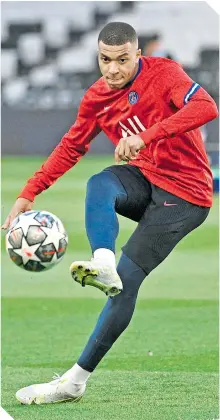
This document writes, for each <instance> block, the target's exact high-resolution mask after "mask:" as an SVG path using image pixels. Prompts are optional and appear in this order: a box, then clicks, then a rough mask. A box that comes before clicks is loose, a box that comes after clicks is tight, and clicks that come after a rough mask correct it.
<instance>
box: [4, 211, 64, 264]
mask: <svg viewBox="0 0 220 420" xmlns="http://www.w3.org/2000/svg"><path fill="white" fill-rule="evenodd" d="M67 244H68V236H67V233H66V231H65V229H64V226H63V224H62V222H61V221H60V219H58V217H57V216H55V215H54V214H52V213H49V212H48V211H37V210H34V211H26V212H25V213H22V214H20V215H19V216H17V217H16V218H15V219H14V220H13V222H12V225H11V226H10V229H9V231H8V232H7V235H6V249H7V252H8V254H9V257H10V258H11V260H12V261H13V262H14V263H15V264H16V265H18V266H19V267H21V268H24V269H25V270H27V271H32V272H41V271H45V270H48V269H49V268H52V267H54V266H55V265H56V264H57V263H59V262H60V261H61V260H62V258H63V256H64V254H65V252H66V248H67Z"/></svg>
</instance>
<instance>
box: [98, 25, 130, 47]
mask: <svg viewBox="0 0 220 420" xmlns="http://www.w3.org/2000/svg"><path fill="white" fill-rule="evenodd" d="M137 40H138V37H137V34H136V31H135V30H134V28H133V27H132V26H131V25H129V24H128V23H125V22H109V23H108V24H107V25H105V26H104V28H103V29H102V30H101V32H100V34H99V37H98V43H99V42H100V41H102V42H104V44H106V45H123V44H126V43H127V42H131V43H134V42H137Z"/></svg>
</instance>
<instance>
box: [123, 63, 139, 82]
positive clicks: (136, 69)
mask: <svg viewBox="0 0 220 420" xmlns="http://www.w3.org/2000/svg"><path fill="white" fill-rule="evenodd" d="M141 69H142V61H141V58H139V61H138V63H137V66H136V68H135V70H134V74H133V76H132V78H131V80H130V81H129V82H128V83H127V84H126V85H125V86H124V87H125V88H126V87H129V86H131V85H132V83H133V82H134V81H135V79H136V78H137V76H138V75H139V73H140V72H141Z"/></svg>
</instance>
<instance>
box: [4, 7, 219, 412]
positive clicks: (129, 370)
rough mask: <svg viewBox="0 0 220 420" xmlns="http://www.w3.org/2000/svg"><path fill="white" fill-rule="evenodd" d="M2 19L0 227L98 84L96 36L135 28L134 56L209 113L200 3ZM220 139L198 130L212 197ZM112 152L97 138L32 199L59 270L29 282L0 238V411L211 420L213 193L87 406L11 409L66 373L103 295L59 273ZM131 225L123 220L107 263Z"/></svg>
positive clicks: (209, 19)
mask: <svg viewBox="0 0 220 420" xmlns="http://www.w3.org/2000/svg"><path fill="white" fill-rule="evenodd" d="M1 12H2V13H1V22H2V25H1V31H2V82H1V83H2V96H1V101H2V155H3V158H2V218H3V219H4V217H6V215H7V213H8V211H9V210H10V207H11V205H12V204H13V202H14V200H15V197H16V195H17V194H18V192H19V191H20V189H21V187H22V186H23V185H24V183H25V180H26V179H27V178H28V177H29V176H31V174H32V173H33V172H34V171H35V170H36V169H38V167H39V165H40V164H41V163H42V162H43V160H44V159H45V157H46V156H47V155H48V154H49V153H50V152H51V151H52V150H53V148H54V147H55V146H56V144H57V143H58V142H59V141H60V138H61V137H62V135H63V134H64V133H65V132H66V131H67V129H68V128H69V126H70V125H71V124H72V123H73V122H74V119H75V116H76V113H77V107H78V104H79V102H80V100H81V98H82V96H83V94H84V92H85V90H86V89H87V88H88V86H89V85H90V84H91V83H93V82H94V81H95V80H96V79H97V77H99V75H100V74H99V70H98V65H97V58H96V53H97V35H98V33H99V31H100V29H101V27H102V26H103V25H104V24H105V23H107V22H108V21H113V20H114V21H125V22H128V23H130V24H132V25H133V26H134V27H135V29H136V30H137V33H138V35H139V38H140V46H141V48H142V49H143V53H145V52H146V51H147V45H148V46H149V42H151V47H152V42H153V43H154V48H155V49H154V52H152V53H153V54H154V55H166V56H168V55H169V56H171V57H173V58H174V59H176V60H177V61H179V62H180V63H181V64H182V65H183V66H184V68H185V69H186V71H187V72H188V74H189V75H190V76H191V77H192V79H194V80H195V81H197V82H198V83H200V84H201V85H202V86H203V87H204V88H205V89H206V90H207V91H208V92H209V93H210V94H211V95H212V97H213V98H214V99H215V101H216V103H217V104H218V103H219V102H218V77H219V76H218V72H219V64H218V54H219V52H218V47H219V46H218V16H217V14H216V13H215V12H214V11H213V10H212V9H211V8H210V6H208V5H207V3H206V2H202V1H199V2H191V1H189V2H183V1H173V2H172V1H166V2H160V1H155V2H151V1H145V2H138V1H137V2H132V1H131V2H127V1H122V2H121V1H112V2H108V1H107V2H102V1H91V2H83V1H82V2H75V1H69V2H67V1H66V2H65V1H62V2H61V1H57V2H55V1H52V2H47V1H46V2H38V1H31V2H29V1H27V2H26V1H25V2H22V1H21V2H13V1H7V2H6V1H3V2H1ZM158 38H159V40H158ZM218 137H219V133H218V120H215V121H212V122H210V123H209V124H207V126H206V127H203V138H204V141H205V144H206V148H207V152H208V155H209V158H210V161H211V164H212V168H213V172H215V174H216V176H215V178H216V182H215V189H216V190H217V189H218V183H217V178H218V169H217V167H218ZM113 150H114V147H113V145H112V144H111V143H110V142H109V141H108V140H107V138H106V137H105V135H104V134H102V133H101V134H100V135H99V136H98V137H97V138H96V139H95V140H94V142H93V143H92V145H91V148H90V151H89V153H88V157H85V158H84V159H82V161H81V162H80V163H79V164H78V165H76V167H75V168H74V169H73V171H70V172H68V173H67V174H65V175H64V177H62V179H61V180H59V181H58V182H57V183H56V184H55V185H54V186H52V187H51V189H50V190H49V191H47V192H45V193H43V194H41V195H40V196H39V197H37V198H36V203H35V208H39V209H46V210H48V211H51V212H53V213H55V214H57V215H58V216H59V217H60V218H61V220H63V222H64V224H65V226H66V229H67V231H68V234H69V239H70V241H69V247H68V250H67V255H66V256H65V258H64V262H62V263H61V264H60V266H58V267H57V268H55V269H54V270H52V271H48V272H46V273H42V274H41V275H39V276H38V275H36V277H35V276H34V275H33V276H32V275H31V273H28V272H25V271H22V270H20V269H19V268H18V267H16V266H15V265H14V264H12V263H11V261H10V260H9V258H8V257H7V255H6V253H5V248H4V237H3V238H2V250H3V252H2V296H3V298H2V310H3V311H2V314H3V316H2V405H3V407H4V408H5V409H6V410H7V411H8V412H9V413H10V415H12V416H13V417H14V418H15V419H20V420H23V419H27V418H28V419H29V418H30V419H31V420H32V419H33V420H44V419H45V420H46V419H47V420H48V419H64V420H69V419H71V418H73V417H74V419H77V420H84V419H85V420H86V419H90V418H94V419H96V420H103V419H106V420H108V419H109V420H110V419H111V420H112V418H114V419H115V420H124V419H127V418H131V419H132V420H158V419H162V420H211V419H214V418H215V419H217V416H218V414H217V413H218V375H217V371H218V332H217V330H218V328H217V325H218V264H219V263H218V209H219V200H218V195H216V196H215V199H214V206H213V208H212V210H211V212H210V216H209V217H208V219H207V221H206V222H205V223H204V225H202V226H201V228H199V229H198V230H196V231H195V232H193V233H192V234H190V235H188V236H187V238H185V239H184V240H183V241H181V243H180V244H179V245H178V246H177V247H176V249H175V250H174V252H173V253H172V255H170V256H169V258H168V259H167V260H166V261H165V262H164V263H163V265H161V266H160V267H158V268H157V270H155V271H154V272H153V273H152V274H151V275H150V277H149V278H148V279H147V280H146V281H145V282H144V284H143V286H142V288H141V292H140V296H139V300H138V304H137V309H136V312H135V316H134V319H133V321H132V323H131V326H130V327H129V329H128V331H127V332H125V334H124V335H123V336H122V337H121V339H120V340H119V341H118V342H117V343H116V345H115V346H114V349H113V350H112V351H111V352H110V353H109V355H108V357H107V358H106V359H104V361H103V362H102V363H101V365H100V368H99V369H98V370H97V371H96V372H95V374H94V376H95V377H94V380H92V381H91V383H90V384H89V387H88V391H87V394H86V396H85V399H83V402H82V403H80V404H79V405H76V406H75V405H74V407H72V405H71V404H70V405H68V404H65V405H59V406H55V407H54V406H53V407H51V406H50V407H47V408H46V409H45V407H44V408H43V409H42V407H36V406H33V407H27V408H28V413H27V410H26V409H25V407H23V406H22V407H20V406H19V405H18V404H17V403H16V400H15V397H14V394H15V392H16V391H17V389H19V388H20V387H22V386H25V385H28V384H31V383H34V382H36V383H37V382H42V381H48V380H50V377H51V376H52V375H53V373H54V370H55V371H58V372H59V373H62V372H64V371H65V370H66V369H68V368H69V367H70V366H71V365H72V363H73V362H74V361H75V360H76V358H77V356H78V355H79V353H80V351H81V349H82V347H83V346H84V344H85V342H86V340H87V337H88V335H89V333H90V332H91V329H92V328H93V326H94V323H95V321H96V318H97V316H98V313H99V311H100V310H101V308H102V306H103V303H104V301H105V297H104V295H102V293H101V292H100V293H99V291H97V290H93V289H92V288H85V289H82V288H80V287H79V285H77V284H73V282H72V280H71V278H70V276H69V274H68V266H69V264H70V262H71V261H72V260H73V259H81V258H82V259H86V258H90V249H89V244H88V241H87V238H86V233H85V228H84V197H85V189H86V182H87V180H88V178H89V177H90V176H91V175H92V174H94V173H95V172H98V171H100V170H101V169H102V168H104V167H106V166H108V165H111V164H114V161H113V157H112V152H113ZM134 227H135V224H134V223H133V222H131V221H129V220H127V219H125V218H120V235H119V238H118V241H117V257H118V256H119V254H120V247H121V245H123V244H124V243H125V241H126V240H127V239H128V237H129V236H130V234H131V232H132V231H133V229H134ZM149 350H151V352H152V354H153V356H152V357H148V353H149ZM106 383H108V384H109V386H108V387H106ZM143 393H144V395H145V394H146V398H144V399H143Z"/></svg>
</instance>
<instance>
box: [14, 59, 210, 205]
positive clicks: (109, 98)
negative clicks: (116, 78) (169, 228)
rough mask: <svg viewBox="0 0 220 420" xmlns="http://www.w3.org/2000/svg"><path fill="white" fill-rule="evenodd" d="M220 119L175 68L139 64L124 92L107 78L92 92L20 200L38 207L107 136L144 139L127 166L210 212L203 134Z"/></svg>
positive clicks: (155, 62) (162, 62)
mask: <svg viewBox="0 0 220 420" xmlns="http://www.w3.org/2000/svg"><path fill="white" fill-rule="evenodd" d="M217 115H218V110H217V107H216V104H215V102H214V101H213V99H212V98H211V96H210V95H209V94H208V93H207V92H206V91H205V90H204V89H203V88H202V87H200V86H199V85H198V84H197V83H196V82H194V81H193V80H192V79H191V78H190V77H189V76H188V75H187V74H186V73H185V72H184V71H183V69H182V68H181V66H180V65H179V64H178V63H176V62H175V61H172V60H169V59H165V58H156V57H148V58H146V57H141V59H140V62H139V70H138V73H137V75H136V77H135V79H134V80H133V82H132V83H129V84H128V85H127V86H126V87H124V88H123V89H120V90H113V89H110V88H109V87H108V86H107V84H106V82H105V80H104V79H103V78H100V79H99V80H98V81H97V82H95V83H94V84H93V85H92V86H91V87H90V88H89V89H88V91H87V92H86V94H85V96H84V97H83V99H82V102H81V104H80V107H79V110H78V115H77V118H76V121H75V123H74V124H73V125H72V127H71V128H70V129H69V131H68V132H67V133H66V134H65V135H64V136H63V138H62V140H61V142H60V143H59V144H58V145H57V147H56V148H55V149H54V151H53V152H52V154H51V155H50V156H49V158H48V159H47V160H46V162H45V163H44V164H43V165H42V166H41V168H40V169H39V170H38V171H37V172H35V174H34V175H33V177H32V178H30V179H29V180H28V181H27V184H26V186H25V187H24V188H23V190H22V191H21V193H20V194H19V197H24V198H27V199H29V200H31V201H33V200H34V198H35V196H36V195H37V194H40V193H41V192H42V191H44V190H46V189H47V188H48V187H50V185H52V184H53V183H54V182H55V181H56V180H57V179H58V178H59V177H60V176H62V175H63V174H64V173H65V172H66V171H68V170H69V169H70V168H72V167H73V166H74V165H75V164H76V163H77V162H78V161H79V159H80V158H81V157H82V156H83V155H84V154H85V153H86V152H87V150H88V148H89V145H90V142H91V141H92V139H93V138H94V137H96V135H97V134H98V133H99V132H100V131H104V132H105V133H106V135H107V137H108V138H109V139H110V140H111V141H112V142H113V143H114V144H115V145H117V143H118V142H119V140H120V139H121V138H122V137H126V136H130V135H132V134H139V135H140V136H141V137H142V139H143V140H144V142H145V144H146V148H144V149H142V150H141V151H140V152H139V154H138V156H137V158H136V159H135V160H133V161H131V162H130V164H132V165H135V166H138V167H139V168H140V170H141V171H142V173H143V174H144V176H146V178H147V179H148V180H149V181H150V182H152V183H153V184H155V185H157V186H159V187H160V188H163V189H164V190H166V191H169V192H171V193H172V194H174V195H177V196H178V197H181V198H183V199H185V200H187V201H189V202H191V203H194V204H197V205H200V206H205V207H210V206H211V205H212V189H213V179H212V173H211V169H210V166H209V161H208V158H207V155H206V151H205V147H204V144H203V140H202V137H201V133H200V130H199V128H198V127H200V126H202V125H203V124H205V123H207V122H208V121H211V120H212V119H214V118H216V117H217Z"/></svg>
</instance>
